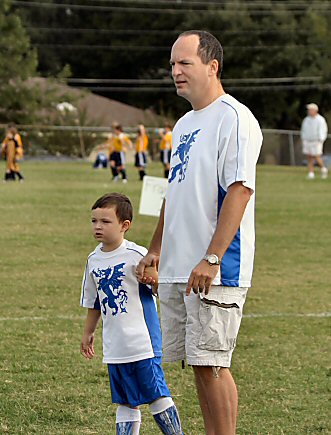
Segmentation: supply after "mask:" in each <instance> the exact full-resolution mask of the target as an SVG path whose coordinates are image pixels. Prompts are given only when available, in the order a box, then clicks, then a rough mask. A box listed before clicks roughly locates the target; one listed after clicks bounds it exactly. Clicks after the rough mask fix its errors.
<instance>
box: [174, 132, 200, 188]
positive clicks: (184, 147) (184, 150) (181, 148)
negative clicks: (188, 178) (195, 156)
mask: <svg viewBox="0 0 331 435" xmlns="http://www.w3.org/2000/svg"><path fill="white" fill-rule="evenodd" d="M200 130H201V129H200V128H199V129H198V130H195V131H194V132H193V133H188V134H182V135H181V136H180V138H179V140H180V144H179V145H178V148H177V149H176V151H175V152H174V154H173V155H172V157H174V156H178V158H179V160H180V163H178V164H177V165H175V166H173V167H172V168H171V169H170V171H171V173H170V177H169V183H171V182H172V181H174V180H175V178H176V176H177V173H178V174H179V176H178V183H180V182H181V181H183V180H184V179H185V175H186V170H187V165H188V162H189V160H190V155H189V152H190V149H191V147H192V145H193V143H194V142H195V138H196V135H197V134H198V133H199V131H200Z"/></svg>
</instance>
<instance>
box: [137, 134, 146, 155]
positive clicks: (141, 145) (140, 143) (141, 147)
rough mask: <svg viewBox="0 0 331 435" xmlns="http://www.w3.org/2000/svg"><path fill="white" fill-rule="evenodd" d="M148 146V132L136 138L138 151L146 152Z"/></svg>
mask: <svg viewBox="0 0 331 435" xmlns="http://www.w3.org/2000/svg"><path fill="white" fill-rule="evenodd" d="M147 147H148V136H147V134H143V135H140V136H138V137H137V139H136V152H137V153H144V152H146V151H147Z"/></svg>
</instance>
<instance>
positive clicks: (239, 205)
mask: <svg viewBox="0 0 331 435" xmlns="http://www.w3.org/2000/svg"><path fill="white" fill-rule="evenodd" d="M251 194H252V191H251V190H250V189H249V188H247V187H245V186H244V185H243V184H242V183H241V182H236V183H233V184H232V185H231V186H230V187H229V188H228V191H227V194H226V196H225V198H224V201H223V205H222V208H221V212H220V215H219V219H218V223H217V227H216V230H215V233H214V235H213V238H212V240H211V242H210V244H209V247H208V249H207V252H206V254H216V255H217V256H218V258H219V260H221V259H222V257H223V255H224V254H225V252H226V250H227V249H228V247H229V245H230V244H231V242H232V240H233V238H234V236H235V235H236V233H237V231H238V228H239V227H240V223H241V220H242V217H243V215H244V212H245V209H246V206H247V203H248V201H249V199H250V197H251ZM218 268H219V266H217V265H215V266H210V265H209V264H208V262H207V261H206V260H201V261H200V263H199V264H197V265H196V266H195V268H194V269H193V270H192V272H191V275H190V277H189V280H188V283H187V288H186V295H189V294H190V292H191V289H193V291H194V293H198V292H199V291H200V292H202V291H204V292H205V294H208V292H209V289H210V286H211V284H212V281H213V279H214V278H215V276H216V275H217V272H218ZM221 273H222V271H221Z"/></svg>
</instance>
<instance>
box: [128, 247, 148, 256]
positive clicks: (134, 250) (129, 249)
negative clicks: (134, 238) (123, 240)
mask: <svg viewBox="0 0 331 435" xmlns="http://www.w3.org/2000/svg"><path fill="white" fill-rule="evenodd" d="M126 249H127V250H128V251H133V252H137V253H138V254H140V255H141V256H142V257H144V256H145V255H144V254H142V253H141V252H139V251H137V250H136V249H132V248H126Z"/></svg>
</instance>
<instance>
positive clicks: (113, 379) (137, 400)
mask: <svg viewBox="0 0 331 435" xmlns="http://www.w3.org/2000/svg"><path fill="white" fill-rule="evenodd" d="M108 374H109V382H110V390H111V395H112V402H113V403H119V404H121V405H125V404H129V405H130V406H138V405H143V404H146V403H151V402H154V400H156V399H159V398H160V397H170V392H169V389H168V387H167V384H166V381H165V379H164V373H163V370H162V367H161V357H154V358H148V359H143V360H141V361H135V362H131V363H123V364H108Z"/></svg>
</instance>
